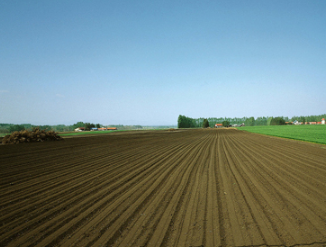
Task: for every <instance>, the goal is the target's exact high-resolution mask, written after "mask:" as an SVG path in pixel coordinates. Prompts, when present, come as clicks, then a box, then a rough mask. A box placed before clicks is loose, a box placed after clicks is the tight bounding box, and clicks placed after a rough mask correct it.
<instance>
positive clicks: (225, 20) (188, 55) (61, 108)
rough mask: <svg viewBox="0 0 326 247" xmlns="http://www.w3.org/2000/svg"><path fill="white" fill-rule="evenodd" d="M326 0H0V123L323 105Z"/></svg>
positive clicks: (254, 112)
mask: <svg viewBox="0 0 326 247" xmlns="http://www.w3.org/2000/svg"><path fill="white" fill-rule="evenodd" d="M325 13H326V1H324V0H314V1H308V0H306V1H303V0H288V1H280V0H273V1H271V0H270V1H260V0H255V1H253V0H248V1H242V0H237V1H236V0H234V1H232V0H231V1H171V0H168V1H148V0H144V1H104V0H99V1H63V0H58V1H36V0H35V1H34V0H32V1H1V2H0V26H1V28H0V123H16V124H21V123H32V124H40V125H44V124H49V125H55V124H68V125H69V124H73V123H76V122H78V121H83V122H93V123H101V124H124V125H137V124H139V125H147V126H148V125H176V123H177V118H178V116H179V114H182V115H185V116H188V117H191V118H199V117H205V118H208V117H243V116H246V117H251V116H253V117H255V118H256V117H259V116H274V117H276V116H288V117H292V116H294V115H295V116H300V115H304V116H307V115H320V114H324V113H326V108H325V105H326V104H325V100H326V97H325V92H326V70H325V68H326V15H325Z"/></svg>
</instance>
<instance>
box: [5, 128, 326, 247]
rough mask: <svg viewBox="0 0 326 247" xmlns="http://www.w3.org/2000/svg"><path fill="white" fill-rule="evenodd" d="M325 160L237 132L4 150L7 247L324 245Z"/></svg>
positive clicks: (325, 153)
mask: <svg viewBox="0 0 326 247" xmlns="http://www.w3.org/2000/svg"><path fill="white" fill-rule="evenodd" d="M325 178H326V149H324V148H322V146H321V145H311V144H309V143H304V142H295V141H289V140H283V139H280V138H271V137H268V136H262V135H257V134H250V133H247V132H242V131H237V130H232V129H229V130H227V129H218V130H216V129H210V130H209V129H207V130H189V131H174V132H172V131H171V132H169V131H151V132H148V133H146V132H140V133H131V134H128V132H124V133H123V132H121V134H120V133H119V134H115V135H98V136H93V137H87V138H86V137H85V138H82V137H79V138H67V139H66V140H65V141H62V142H44V143H31V144H20V145H9V146H7V145H2V146H1V147H0V246H122V247H127V246H187V247H189V246H192V247H195V246H205V247H207V246H238V247H240V246H241V247H245V246H326V193H325V192H326V179H325Z"/></svg>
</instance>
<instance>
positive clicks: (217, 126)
mask: <svg viewBox="0 0 326 247" xmlns="http://www.w3.org/2000/svg"><path fill="white" fill-rule="evenodd" d="M222 127H223V124H218V123H217V124H215V128H222Z"/></svg>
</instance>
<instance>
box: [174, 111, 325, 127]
mask: <svg viewBox="0 0 326 247" xmlns="http://www.w3.org/2000/svg"><path fill="white" fill-rule="evenodd" d="M322 118H325V119H326V114H322V115H311V116H293V117H292V118H289V117H284V116H279V117H257V118H254V117H242V118H237V117H235V118H227V117H224V118H223V117H220V118H216V117H210V118H202V117H201V118H190V117H187V116H184V115H179V117H178V128H201V127H203V124H204V121H205V119H207V121H208V125H209V127H210V128H214V126H215V124H216V123H220V124H223V123H224V124H223V126H224V125H226V123H229V125H233V124H237V125H240V124H242V123H244V124H245V126H263V125H282V124H286V122H293V121H295V120H297V121H299V122H320V121H321V119H322ZM205 122H206V121H205ZM205 124H206V123H205Z"/></svg>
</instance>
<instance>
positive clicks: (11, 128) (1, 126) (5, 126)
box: [0, 121, 175, 134]
mask: <svg viewBox="0 0 326 247" xmlns="http://www.w3.org/2000/svg"><path fill="white" fill-rule="evenodd" d="M36 127H38V128H39V129H40V130H53V131H55V132H70V131H74V130H75V129H76V128H78V127H84V128H85V129H86V130H90V129H91V128H101V127H116V128H117V129H119V130H140V129H153V128H155V129H162V128H171V127H175V126H142V125H122V124H118V125H103V124H100V123H97V124H94V123H90V122H82V121H79V122H77V123H75V124H72V125H64V124H58V125H32V124H29V123H27V124H11V123H0V134H8V133H13V132H15V131H22V130H33V129H34V128H36Z"/></svg>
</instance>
